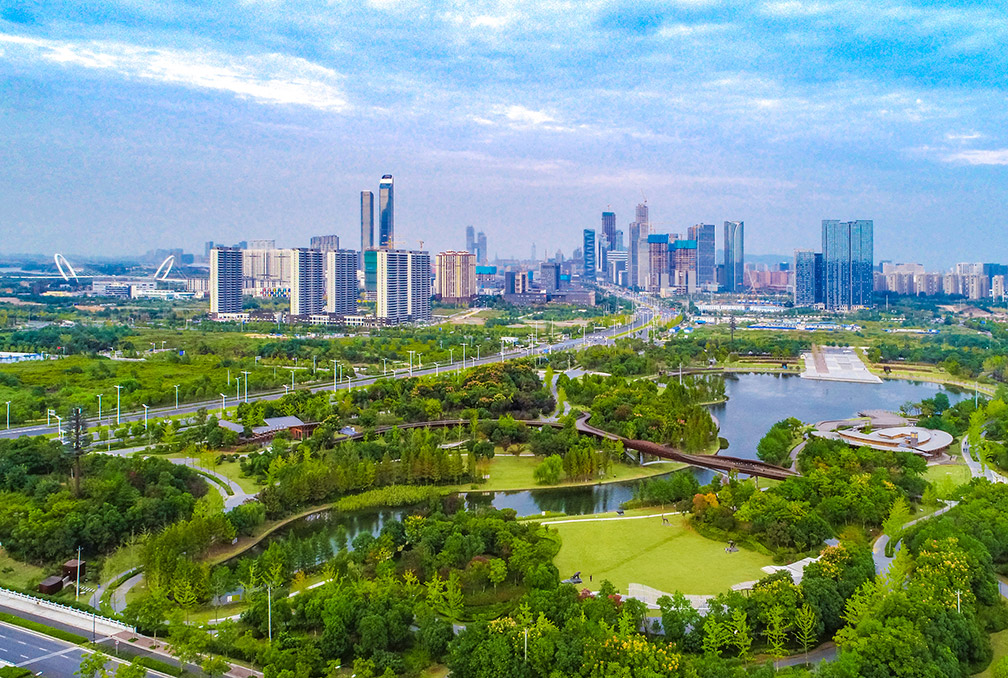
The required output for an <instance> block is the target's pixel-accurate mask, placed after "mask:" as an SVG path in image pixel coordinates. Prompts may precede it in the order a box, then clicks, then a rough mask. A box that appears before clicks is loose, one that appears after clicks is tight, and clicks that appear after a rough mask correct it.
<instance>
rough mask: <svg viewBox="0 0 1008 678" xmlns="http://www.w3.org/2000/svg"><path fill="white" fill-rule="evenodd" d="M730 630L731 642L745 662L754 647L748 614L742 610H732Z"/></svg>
mask: <svg viewBox="0 0 1008 678" xmlns="http://www.w3.org/2000/svg"><path fill="white" fill-rule="evenodd" d="M727 624H728V630H729V631H731V634H732V636H731V642H732V645H734V646H735V650H736V651H737V652H738V656H739V658H740V659H742V661H745V660H746V658H747V657H748V656H749V648H751V647H752V642H753V638H752V629H751V628H750V627H749V622H748V621H747V620H746V613H745V611H744V610H742V608H739V607H736V608H733V609H732V616H731V620H730V621H728V623H727Z"/></svg>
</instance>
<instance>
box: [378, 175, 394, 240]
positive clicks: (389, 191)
mask: <svg viewBox="0 0 1008 678" xmlns="http://www.w3.org/2000/svg"><path fill="white" fill-rule="evenodd" d="M394 208H395V195H394V194H393V185H392V175H391V174H386V175H384V176H383V177H382V178H381V181H379V182H378V247H380V248H382V249H389V248H393V247H395V209H394Z"/></svg>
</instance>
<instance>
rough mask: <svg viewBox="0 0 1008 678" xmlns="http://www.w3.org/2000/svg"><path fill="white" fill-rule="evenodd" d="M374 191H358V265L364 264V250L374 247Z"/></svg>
mask: <svg viewBox="0 0 1008 678" xmlns="http://www.w3.org/2000/svg"><path fill="white" fill-rule="evenodd" d="M374 246H375V242H374V193H372V192H371V191H361V193H360V252H361V256H360V265H361V266H363V265H364V250H369V249H372V248H374Z"/></svg>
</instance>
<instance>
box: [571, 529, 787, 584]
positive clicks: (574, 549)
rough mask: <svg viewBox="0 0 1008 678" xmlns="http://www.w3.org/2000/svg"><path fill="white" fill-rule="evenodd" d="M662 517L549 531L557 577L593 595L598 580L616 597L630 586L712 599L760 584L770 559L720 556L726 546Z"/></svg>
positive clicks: (738, 554) (752, 555)
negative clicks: (576, 578)
mask: <svg viewBox="0 0 1008 678" xmlns="http://www.w3.org/2000/svg"><path fill="white" fill-rule="evenodd" d="M669 521H670V522H671V525H662V520H661V515H660V514H652V515H649V516H648V517H646V518H632V517H629V516H628V518H624V519H617V520H596V521H591V520H579V521H575V522H570V523H559V524H554V525H551V527H553V528H554V529H556V530H557V532H558V533H559V535H560V538H561V540H562V546H561V548H560V552H559V553H558V554H557V557H556V558H555V559H554V562H555V563H556V566H557V568H559V570H560V576H561V577H569V576H570V575H571V574H573V573H574V572H577V571H578V570H580V571H581V577H582V578H583V579H584V580H585V582H586V583H587V582H588V577H589V575H591V577H592V582H591V584H590V586H592V587H593V588H595V589H597V588H598V586H599V584H600V583H601V582H602V580H603V579H608V580H609V581H611V582H612V583H613V584H614V585H615V586H616V587H617V588H618V589H619V590H620V591H621V592H624V593H625V592H626V591H627V586H628V585H629V584H630V583H631V582H636V583H638V584H645V585H647V586H653V587H654V588H657V589H660V590H662V591H667V592H669V593H673V592H675V591H681V592H683V593H689V594H713V593H720V592H722V591H726V590H727V589H729V588H730V587H731V586H732V585H734V584H738V583H740V582H743V581H750V580H753V579H760V578H762V577H764V576H766V574H765V573H764V572H762V571H761V570H760V568H761V567H763V566H764V565H771V564H772V563H773V561H772V559H771V558H770V557H769V556H764V555H762V554H759V553H756V552H754V551H747V550H745V549H741V550H739V551H738V552H736V553H725V544H723V543H722V542H718V541H713V540H711V539H707V538H705V537H701V536H700V535H699V534H697V533H696V532H694V531H693V530H692V529H691V528H690V527H689V525H688V524H687V522H686V520H685V519H684V518H683V517H682V516H678V515H675V516H669Z"/></svg>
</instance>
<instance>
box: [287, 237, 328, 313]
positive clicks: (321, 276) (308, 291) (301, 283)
mask: <svg viewBox="0 0 1008 678" xmlns="http://www.w3.org/2000/svg"><path fill="white" fill-rule="evenodd" d="M287 256H288V257H289V258H290V267H291V292H290V313H291V315H293V316H309V315H313V314H316V313H321V312H322V310H323V308H324V304H323V301H322V299H323V295H324V294H325V268H324V267H323V264H322V252H320V251H318V250H312V249H307V248H303V247H302V248H298V249H293V250H288V251H287Z"/></svg>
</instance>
